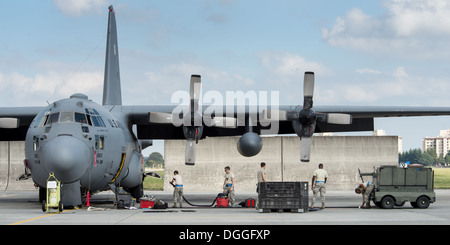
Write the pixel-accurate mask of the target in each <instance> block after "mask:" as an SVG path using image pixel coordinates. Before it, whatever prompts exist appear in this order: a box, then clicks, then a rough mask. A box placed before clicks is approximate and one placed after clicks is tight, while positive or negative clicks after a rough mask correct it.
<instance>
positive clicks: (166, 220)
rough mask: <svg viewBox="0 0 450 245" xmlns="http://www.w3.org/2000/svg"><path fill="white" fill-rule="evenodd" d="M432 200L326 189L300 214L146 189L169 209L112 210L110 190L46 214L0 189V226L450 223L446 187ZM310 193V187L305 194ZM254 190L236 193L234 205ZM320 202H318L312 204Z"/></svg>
mask: <svg viewBox="0 0 450 245" xmlns="http://www.w3.org/2000/svg"><path fill="white" fill-rule="evenodd" d="M435 192H436V202H435V203H432V204H431V205H430V207H429V208H427V209H416V208H412V207H411V205H410V204H409V203H406V204H405V205H404V206H403V207H395V208H393V209H389V210H387V209H381V208H377V207H375V206H374V205H373V203H372V206H373V208H372V209H359V208H358V206H359V205H360V204H361V202H362V198H361V195H357V194H355V193H354V192H352V191H328V192H327V194H326V208H325V209H319V208H317V209H314V211H312V210H311V211H309V212H305V213H290V212H281V213H280V212H270V213H260V212H258V210H256V209H255V208H239V207H233V208H217V207H193V206H190V205H188V204H187V203H185V202H184V204H183V208H170V207H171V206H172V204H173V203H172V193H171V192H162V191H145V194H146V195H149V196H154V197H156V198H157V199H158V200H162V201H164V202H167V203H168V204H169V208H168V209H160V210H157V209H141V208H140V207H139V204H136V205H135V208H133V209H117V208H116V207H115V206H114V200H115V196H114V194H113V193H112V192H102V193H99V194H97V195H94V196H92V197H91V198H90V208H88V207H86V206H83V207H81V208H79V209H67V210H64V211H63V212H62V213H59V214H58V213H56V210H52V213H50V214H48V213H45V212H43V211H42V205H41V203H39V202H38V191H37V190H36V191H3V192H0V225H158V226H159V225H163V226H164V225H189V226H191V225H208V226H210V225H232V226H235V225H237V226H239V225H450V190H435ZM216 195H217V193H214V194H213V193H208V194H204V193H194V194H189V193H185V197H186V199H187V200H188V201H189V202H190V203H192V204H198V205H210V204H211V203H212V202H213V200H214V199H215V197H216ZM311 195H312V192H311V191H310V194H309V197H311ZM249 197H252V198H256V197H257V194H256V193H236V203H239V202H241V201H244V200H245V199H247V198H249ZM316 204H317V205H319V206H320V201H318V202H316Z"/></svg>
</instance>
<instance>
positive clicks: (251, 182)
mask: <svg viewBox="0 0 450 245" xmlns="http://www.w3.org/2000/svg"><path fill="white" fill-rule="evenodd" d="M262 139H263V148H262V150H261V152H260V153H259V154H258V155H256V156H254V157H249V158H247V157H243V156H241V155H240V154H239V152H238V151H237V148H236V144H237V141H238V140H239V137H219V138H207V139H204V140H201V141H199V143H198V144H197V160H196V164H195V165H194V166H186V165H185V164H184V154H185V153H184V152H185V144H186V141H185V140H166V141H165V144H164V157H165V176H166V179H165V184H164V190H172V188H173V187H172V186H170V185H169V184H168V182H169V181H170V180H171V176H173V171H174V170H178V171H179V172H180V175H181V176H182V177H183V183H184V191H185V193H189V192H191V193H194V192H217V193H219V192H221V191H222V184H223V181H224V174H225V171H224V167H225V166H230V167H231V171H232V172H233V173H234V174H235V178H236V186H235V188H236V192H239V191H241V192H249V191H250V192H251V191H256V183H257V181H256V173H257V171H258V170H259V168H260V165H259V164H260V162H262V161H264V162H266V164H267V167H266V171H267V177H268V180H269V181H308V182H309V183H310V184H311V179H312V173H313V172H314V170H315V169H317V167H318V165H319V163H323V164H324V169H325V170H327V171H328V174H329V179H328V184H327V189H328V190H353V189H354V188H355V187H356V185H358V184H359V183H361V179H360V177H359V175H358V168H359V169H361V171H362V172H370V171H372V170H373V168H374V167H375V166H378V165H396V164H397V162H398V137H397V136H375V137H374V136H314V137H313V138H312V145H311V161H310V162H309V163H305V162H300V140H299V138H298V137H296V136H289V137H287V136H284V137H281V136H277V137H263V138H262Z"/></svg>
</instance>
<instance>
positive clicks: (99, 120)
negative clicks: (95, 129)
mask: <svg viewBox="0 0 450 245" xmlns="http://www.w3.org/2000/svg"><path fill="white" fill-rule="evenodd" d="M97 119H98V122H99V123H100V127H105V128H106V125H105V122H103V119H102V117H100V116H98V117H97Z"/></svg>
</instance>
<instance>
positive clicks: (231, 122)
mask: <svg viewBox="0 0 450 245" xmlns="http://www.w3.org/2000/svg"><path fill="white" fill-rule="evenodd" d="M212 120H213V126H214V127H219V128H236V127H237V126H236V124H237V123H236V122H237V120H236V118H234V117H214V118H213V119H212Z"/></svg>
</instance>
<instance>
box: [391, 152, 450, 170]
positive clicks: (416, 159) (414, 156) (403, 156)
mask: <svg viewBox="0 0 450 245" xmlns="http://www.w3.org/2000/svg"><path fill="white" fill-rule="evenodd" d="M408 161H409V162H410V163H411V164H413V163H419V164H423V165H426V166H435V165H438V164H443V163H446V164H450V155H449V153H447V154H446V155H445V156H443V154H440V155H439V156H438V155H437V154H436V150H435V149H428V150H427V151H425V152H423V151H422V150H421V149H419V148H416V149H410V150H409V151H405V152H403V153H399V154H398V162H399V163H402V162H408Z"/></svg>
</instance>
